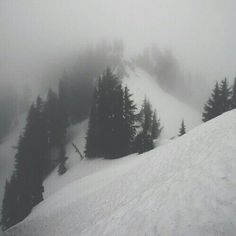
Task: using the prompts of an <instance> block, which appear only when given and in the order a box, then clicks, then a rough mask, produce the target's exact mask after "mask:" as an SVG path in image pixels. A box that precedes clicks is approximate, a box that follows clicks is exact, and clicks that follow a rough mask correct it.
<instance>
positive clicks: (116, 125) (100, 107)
mask: <svg viewBox="0 0 236 236" xmlns="http://www.w3.org/2000/svg"><path fill="white" fill-rule="evenodd" d="M130 97H131V95H130V94H129V91H128V89H127V88H125V89H123V88H122V86H121V84H120V81H119V79H118V77H117V76H115V75H114V74H113V73H112V72H111V70H110V69H107V70H106V72H105V73H104V74H103V76H102V77H101V78H100V79H99V81H98V86H97V89H95V92H94V97H93V102H92V109H91V113H90V120H89V128H88V133H87V143H86V151H85V154H86V157H88V158H92V157H105V158H117V157H121V156H124V155H126V154H128V153H130V152H131V143H132V141H133V138H134V135H135V128H134V122H135V115H134V111H135V109H136V107H135V105H134V103H133V101H132V100H131V98H130Z"/></svg>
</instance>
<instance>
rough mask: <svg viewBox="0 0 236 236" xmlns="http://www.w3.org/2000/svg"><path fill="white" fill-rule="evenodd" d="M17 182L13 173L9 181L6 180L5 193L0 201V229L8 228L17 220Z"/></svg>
mask: <svg viewBox="0 0 236 236" xmlns="http://www.w3.org/2000/svg"><path fill="white" fill-rule="evenodd" d="M18 195H19V190H18V183H17V178H16V175H15V174H13V175H12V177H11V180H10V181H8V180H7V181H6V184H5V193H4V198H3V203H2V220H1V225H2V230H3V231H5V230H6V229H8V228H10V227H11V226H13V225H15V224H16V223H17V222H19V210H18V208H19V203H18Z"/></svg>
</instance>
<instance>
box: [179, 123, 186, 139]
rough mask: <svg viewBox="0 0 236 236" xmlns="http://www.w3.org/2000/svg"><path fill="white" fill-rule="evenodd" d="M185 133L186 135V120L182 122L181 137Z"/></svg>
mask: <svg viewBox="0 0 236 236" xmlns="http://www.w3.org/2000/svg"><path fill="white" fill-rule="evenodd" d="M185 133H186V127H185V124H184V119H183V120H182V122H181V126H180V129H179V136H182V135H184V134H185Z"/></svg>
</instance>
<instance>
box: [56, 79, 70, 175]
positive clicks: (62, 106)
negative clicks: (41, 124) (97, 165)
mask: <svg viewBox="0 0 236 236" xmlns="http://www.w3.org/2000/svg"><path fill="white" fill-rule="evenodd" d="M66 96H67V90H66V84H65V82H64V81H63V80H60V81H59V89H58V104H59V105H58V123H57V124H58V129H57V143H58V146H59V161H60V164H59V169H58V173H59V175H62V174H64V173H65V172H66V171H67V168H66V160H67V157H66V151H65V145H66V135H67V127H68V125H69V121H68V103H67V99H66Z"/></svg>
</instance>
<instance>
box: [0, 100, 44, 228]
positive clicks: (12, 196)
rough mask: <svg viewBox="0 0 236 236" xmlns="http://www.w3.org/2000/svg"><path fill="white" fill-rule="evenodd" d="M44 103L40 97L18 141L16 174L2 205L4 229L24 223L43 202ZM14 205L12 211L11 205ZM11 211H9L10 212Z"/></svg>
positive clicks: (9, 184) (7, 186) (32, 108)
mask: <svg viewBox="0 0 236 236" xmlns="http://www.w3.org/2000/svg"><path fill="white" fill-rule="evenodd" d="M42 106H43V103H42V100H41V98H40V97H38V99H37V102H36V104H35V105H34V104H33V105H32V106H31V108H30V111H29V114H28V117H27V123H26V127H25V130H24V133H23V135H22V136H20V138H19V142H18V148H17V153H16V156H15V162H16V164H15V167H16V171H15V173H14V174H13V176H12V178H11V181H10V183H7V184H6V192H5V197H4V202H3V210H2V213H3V222H2V223H3V228H4V229H6V228H8V227H10V226H12V225H13V224H16V223H18V222H19V221H21V220H23V219H24V218H25V217H26V216H27V215H28V214H29V213H30V211H31V209H32V208H33V207H34V206H35V205H36V204H38V203H39V202H40V201H42V200H43V195H42V193H43V190H44V189H43V166H44V163H43V162H44V158H43V156H44V154H45V153H44V150H45V137H46V136H45V132H44V131H45V129H44V128H43V122H42V116H41V114H42V113H41V112H42ZM9 202H11V203H12V208H11V207H10V208H9V205H8V203H9ZM9 209H10V210H9Z"/></svg>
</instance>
